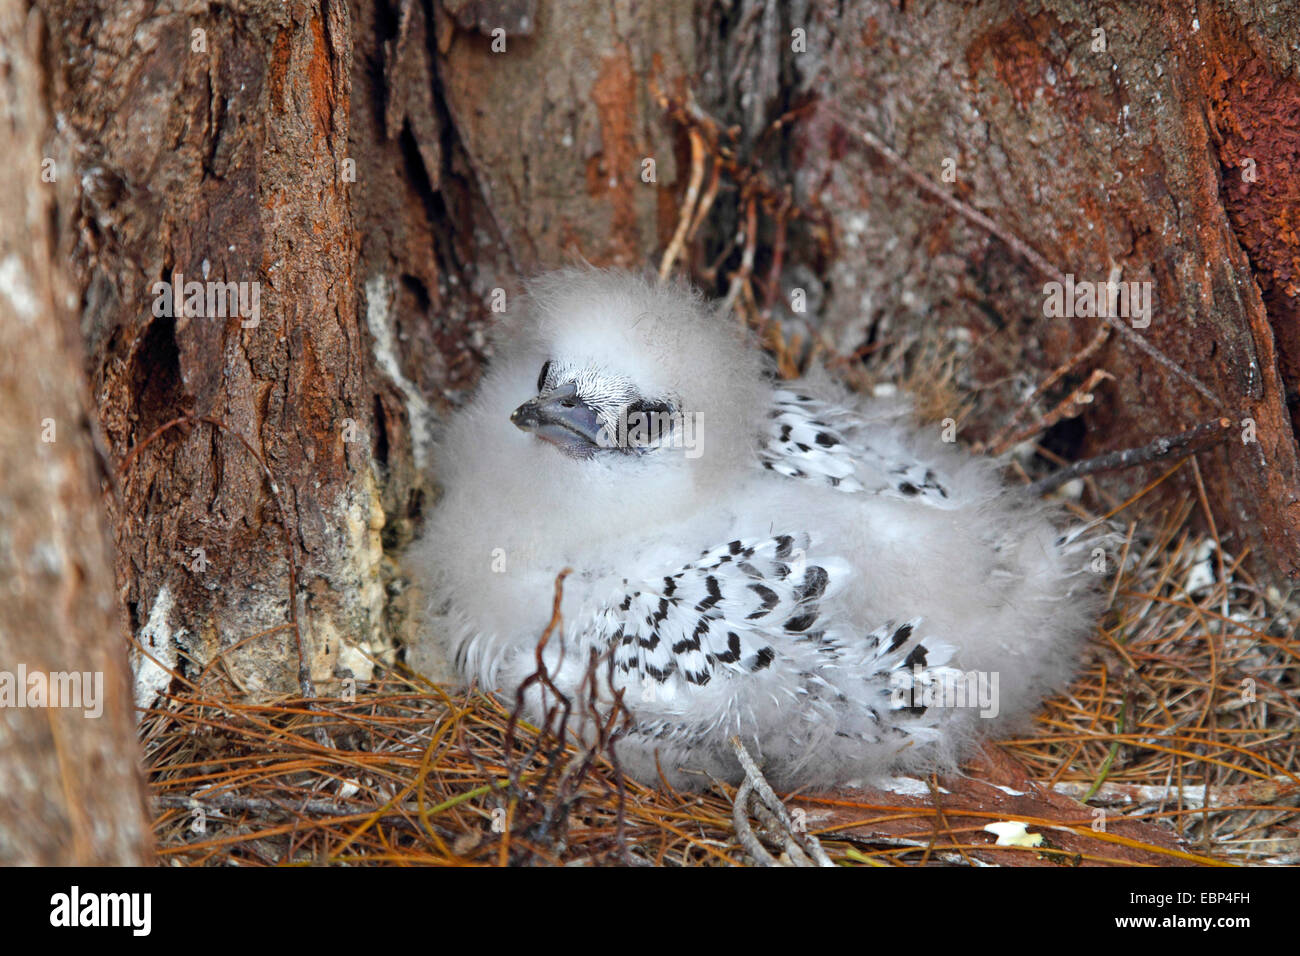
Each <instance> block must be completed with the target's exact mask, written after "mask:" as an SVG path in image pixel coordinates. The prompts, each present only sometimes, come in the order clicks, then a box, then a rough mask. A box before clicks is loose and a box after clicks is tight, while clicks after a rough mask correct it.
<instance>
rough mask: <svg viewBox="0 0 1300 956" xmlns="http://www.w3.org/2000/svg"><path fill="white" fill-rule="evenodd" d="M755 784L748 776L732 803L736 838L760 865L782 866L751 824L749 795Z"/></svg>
mask: <svg viewBox="0 0 1300 956" xmlns="http://www.w3.org/2000/svg"><path fill="white" fill-rule="evenodd" d="M753 789H754V785H753V783H752V782H750V779H749V778H748V777H746V778H745V779H744V780H742V781H741V783H740V789H739V790H737V791H736V800H735V802H734V803H733V804H732V805H731V819H732V822H733V823H735V825H736V838H737V839H738V840H740V845H741V846H743V847H744V848H745V852H746V853H748V854H749V855H750V856H751V857H752V858H753V860H754V862H755V863H757V864H759V865H760V866H780V865H781V864H780V863H779V862H777V859H776V857H774V856H773V855H772V854H770V853H768V852H767V849H766V848H765V847H764V846H763V844H761V843H759V842H758V837H756V836H754V831H753V829H752V828H751V827H750V825H749V809H748V807H749V796H750V794H751V793H752V792H753Z"/></svg>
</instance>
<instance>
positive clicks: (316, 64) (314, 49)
mask: <svg viewBox="0 0 1300 956" xmlns="http://www.w3.org/2000/svg"><path fill="white" fill-rule="evenodd" d="M311 44H312V46H311V59H310V60H308V61H307V83H308V86H309V87H310V89H311V105H312V118H313V120H314V122H313V125H314V126H315V128H316V130H317V131H318V133H319V134H332V133H333V132H334V121H333V116H334V84H333V80H332V78H331V76H330V52H329V48H328V46H327V45H326V43H325V24H324V22H323V21H322V19H321V18H320V17H315V18H313V19H312V21H311Z"/></svg>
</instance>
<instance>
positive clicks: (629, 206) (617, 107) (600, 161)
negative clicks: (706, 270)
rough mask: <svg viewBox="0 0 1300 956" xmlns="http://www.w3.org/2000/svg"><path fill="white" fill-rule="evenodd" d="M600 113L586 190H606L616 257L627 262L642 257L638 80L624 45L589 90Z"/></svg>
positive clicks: (608, 59)
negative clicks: (596, 147)
mask: <svg viewBox="0 0 1300 956" xmlns="http://www.w3.org/2000/svg"><path fill="white" fill-rule="evenodd" d="M591 98H592V102H594V103H595V105H596V111H597V113H598V114H599V116H600V142H601V150H600V153H599V154H598V155H597V156H596V157H593V158H592V161H591V162H589V163H588V165H587V189H588V192H589V194H591V195H599V194H600V193H602V192H604V193H607V194H608V195H607V198H608V200H609V203H610V208H611V210H612V221H611V223H610V241H611V243H612V244H614V245H615V246H617V248H616V249H615V255H614V258H615V259H616V260H617V259H620V258H622V259H625V260H626V261H628V262H633V261H638V259H639V257H640V252H639V246H638V236H639V234H640V229H639V228H638V223H637V206H636V195H635V192H634V188H635V186H636V185H637V182H638V181H637V180H636V179H635V178H634V175H633V174H634V173H635V171H636V169H637V165H638V160H639V157H638V154H637V147H636V133H635V130H634V129H633V128H632V118H633V117H634V116H635V115H636V108H635V107H636V98H637V81H636V75H635V74H634V73H633V71H632V55H631V52H630V51H629V50H628V48H627V46H626V45H623V44H620V45H619V46H618V47H616V48H615V50H614V52H613V53H612V54H611V55H610V56H607V57H604V58H603V59H602V60H601V66H600V75H599V76H598V77H597V78H596V83H595V85H594V86H593V87H592V90H591Z"/></svg>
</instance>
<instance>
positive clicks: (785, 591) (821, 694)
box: [412, 269, 1098, 788]
mask: <svg viewBox="0 0 1300 956" xmlns="http://www.w3.org/2000/svg"><path fill="white" fill-rule="evenodd" d="M530 292H531V294H530V298H529V303H528V321H527V323H525V324H514V325H512V326H511V327H510V329H509V331H508V334H507V335H506V337H505V340H504V341H503V342H502V343H501V346H500V354H499V357H498V358H497V359H496V360H494V362H493V364H492V367H491V369H490V370H489V371H488V372H487V374H486V375H485V377H484V379H483V381H482V384H481V386H480V388H479V390H478V393H477V394H476V396H475V397H474V399H473V400H472V401H471V402H470V403H469V404H468V405H467V406H466V407H465V408H463V409H462V410H460V411H459V412H458V413H457V414H456V415H455V416H454V418H453V420H452V421H451V422H450V424H449V426H448V428H447V430H446V434H445V435H444V436H443V437H442V440H441V443H440V448H439V452H438V457H437V461H438V464H439V477H440V478H441V481H442V484H443V489H444V494H443V497H442V499H441V500H440V501H439V502H438V504H437V506H436V508H435V509H434V511H433V513H432V515H431V518H430V520H429V522H428V525H427V527H426V529H425V531H424V533H423V537H422V540H421V541H420V542H419V543H418V544H417V545H416V551H415V554H414V560H413V561H412V565H413V567H415V568H416V569H417V573H419V574H420V575H422V576H427V581H426V582H425V583H426V585H427V587H428V589H429V591H430V593H431V598H432V600H431V604H432V606H433V607H434V608H436V609H438V610H439V611H440V612H441V613H442V614H443V618H442V622H441V625H440V628H439V630H440V633H438V634H437V638H438V639H440V640H442V641H443V642H444V643H445V645H446V650H447V652H448V656H449V657H450V659H453V660H454V661H455V662H456V663H457V666H458V667H459V668H460V669H461V671H462V672H463V673H464V674H465V676H466V677H467V678H469V679H477V680H478V681H479V683H480V685H481V686H483V687H485V688H487V689H489V690H496V691H498V692H500V693H501V694H502V695H503V696H504V697H505V699H506V700H507V701H508V702H513V701H514V699H515V695H516V692H517V690H518V688H519V687H520V685H521V683H523V682H525V681H526V679H527V678H528V677H529V676H530V675H532V674H533V673H534V672H535V671H536V669H537V647H538V642H539V640H540V638H541V636H542V634H543V632H544V631H545V630H546V628H547V625H548V622H550V620H551V616H552V602H553V598H554V594H555V581H556V576H557V574H558V573H559V572H560V571H561V570H563V569H565V568H570V569H572V573H571V574H570V575H569V576H568V577H567V579H566V580H565V581H564V583H563V601H562V605H561V611H562V616H563V624H562V627H561V628H560V630H559V631H558V632H556V633H555V634H553V635H552V637H551V638H550V639H549V640H548V641H547V643H546V646H545V650H544V653H543V659H544V660H545V662H546V665H547V672H548V674H549V676H550V679H551V680H552V681H553V682H554V685H555V686H556V687H557V688H558V689H559V690H560V692H562V693H563V694H565V695H566V696H567V697H569V698H570V699H571V700H573V701H574V702H575V704H576V703H578V702H579V701H580V700H581V692H582V689H583V688H584V687H586V686H589V684H584V678H586V677H587V675H588V673H589V664H590V661H591V657H592V653H593V652H595V654H597V655H603V657H602V663H601V665H600V666H599V668H598V670H599V671H600V672H601V674H602V679H604V678H605V677H608V678H609V680H611V681H612V686H613V688H623V689H624V696H623V702H624V705H625V706H626V708H627V709H628V711H630V714H631V718H632V726H631V729H630V731H629V732H628V733H627V735H626V736H625V737H624V738H623V739H622V740H620V741H619V743H618V744H617V754H618V757H619V760H620V762H621V764H622V766H623V768H624V769H625V770H626V771H627V772H629V773H630V774H632V775H633V776H635V777H636V778H638V779H641V780H643V781H647V782H653V781H656V780H657V779H658V773H659V770H658V768H662V770H663V772H664V774H665V775H666V776H667V778H668V780H669V781H670V782H671V783H672V784H673V785H674V786H680V785H683V784H685V785H687V786H691V785H695V786H703V785H707V784H708V782H709V780H708V777H707V775H705V774H702V773H698V771H705V772H707V774H712V775H713V776H716V777H718V778H720V779H724V780H732V781H734V780H737V779H739V778H740V777H741V771H740V767H739V764H738V763H737V761H736V757H735V755H734V753H733V751H732V749H731V747H730V746H729V740H730V738H731V736H732V735H739V737H740V738H741V741H742V742H743V743H744V744H745V745H746V747H747V748H748V749H749V750H750V752H751V753H752V754H753V755H754V757H755V758H756V759H757V760H758V761H759V763H760V764H762V765H763V767H764V772H765V774H766V775H767V777H768V778H769V780H770V781H771V782H772V783H773V785H775V786H778V787H782V788H793V787H797V786H805V785H813V786H824V785H831V784H836V783H843V782H846V781H849V780H853V779H863V778H870V777H874V776H877V775H879V774H880V773H883V772H885V771H891V770H916V769H921V768H929V767H935V766H939V767H945V766H949V767H950V766H952V765H953V763H954V762H955V760H956V759H957V757H958V756H959V754H960V749H961V746H962V745H963V744H964V743H966V742H967V741H969V740H970V739H971V738H972V737H973V736H975V734H976V733H977V732H978V731H981V730H985V729H987V728H988V727H989V726H990V725H991V724H993V718H994V717H996V718H997V719H998V720H999V721H1007V720H1013V721H1014V720H1015V719H1016V718H1023V717H1025V716H1026V715H1027V714H1028V713H1029V712H1030V711H1031V710H1032V709H1033V708H1034V707H1035V706H1036V705H1037V704H1038V703H1039V702H1040V701H1041V699H1042V697H1043V696H1044V694H1046V693H1047V692H1048V691H1050V690H1051V689H1053V688H1055V687H1059V686H1060V685H1061V684H1062V683H1063V682H1064V681H1065V680H1066V679H1067V678H1068V677H1069V676H1070V675H1071V673H1072V671H1073V670H1074V668H1075V667H1076V665H1077V663H1078V660H1079V656H1080V652H1081V644H1082V642H1083V640H1084V638H1085V637H1086V635H1087V634H1088V633H1089V631H1090V628H1091V625H1092V623H1093V621H1094V619H1095V616H1096V613H1097V610H1098V605H1097V601H1096V599H1095V596H1094V589H1093V582H1092V581H1089V580H1088V579H1089V578H1093V579H1094V580H1095V576H1092V575H1089V574H1088V572H1087V553H1086V547H1087V546H1088V544H1090V543H1081V542H1078V541H1076V542H1074V543H1068V542H1066V541H1065V539H1063V538H1061V536H1060V535H1059V534H1058V532H1057V531H1056V530H1055V529H1054V528H1053V526H1052V523H1051V521H1050V520H1049V518H1050V515H1049V514H1048V513H1047V509H1046V506H1045V505H1042V504H1040V503H1038V502H1036V501H1034V500H1032V499H1031V498H1030V497H1029V496H1028V495H1027V494H1026V493H1025V492H1024V491H1022V490H1018V489H1012V488H1008V487H1007V486H1005V485H1004V484H1003V483H1002V482H1001V480H1000V479H999V477H998V469H997V466H996V463H994V462H990V461H987V460H983V459H978V458H974V457H971V456H969V455H967V454H963V453H961V452H959V451H957V450H956V449H954V448H953V447H952V445H950V444H947V445H946V444H944V443H943V442H942V441H940V437H939V435H938V434H937V432H938V429H937V428H934V429H918V428H917V427H915V426H913V425H911V424H910V423H908V421H907V414H906V413H907V409H906V406H905V405H903V404H901V403H897V402H889V403H882V402H881V401H879V400H868V399H864V398H862V397H861V396H858V395H855V394H852V393H850V392H849V391H847V390H846V389H844V388H843V387H841V386H839V385H837V384H835V383H834V382H832V381H830V380H829V378H828V377H827V376H825V375H824V374H823V375H821V376H820V377H817V378H815V379H814V380H811V381H804V382H800V383H797V384H788V383H781V382H777V381H774V380H773V378H772V377H770V375H768V374H767V373H766V372H765V360H764V359H763V357H762V353H761V352H760V350H759V349H758V347H757V346H756V345H755V344H754V343H753V342H752V341H751V340H750V339H749V337H748V336H747V335H746V334H745V332H744V331H743V330H742V329H740V328H738V327H737V324H736V323H735V322H734V321H727V320H723V319H721V318H719V317H716V316H714V315H713V314H711V313H710V311H709V310H707V309H706V308H705V306H704V304H703V302H702V301H701V300H700V299H699V298H698V297H697V296H695V295H693V294H691V293H690V292H688V291H686V290H684V289H682V288H680V287H674V286H668V285H660V284H655V283H653V282H651V281H647V280H644V279H641V278H637V277H633V276H628V275H625V274H621V273H615V272H603V271H597V270H594V269H581V270H579V269H574V270H566V271H562V272H558V273H553V274H551V275H549V276H546V277H544V278H542V279H541V280H539V281H537V282H536V283H534V284H533V286H532V288H531V290H530ZM548 696H549V699H548ZM599 699H601V700H606V701H607V700H608V688H606V693H605V696H604V697H602V698H599ZM554 703H556V701H555V698H554V696H553V695H549V692H547V691H546V690H544V688H543V685H542V684H541V683H540V682H537V681H533V682H531V683H529V684H528V689H527V693H526V694H525V704H526V706H527V709H528V714H527V715H526V716H528V717H529V718H530V719H532V720H537V719H539V717H540V714H541V713H542V712H543V709H544V708H545V707H546V706H548V705H553V704H554ZM574 711H575V713H574V716H573V717H572V718H571V722H570V726H573V725H575V724H578V723H580V713H579V711H580V707H577V706H575V708H574ZM1000 729H1005V724H1004V725H1001V727H1000ZM656 756H657V760H658V763H657V764H656Z"/></svg>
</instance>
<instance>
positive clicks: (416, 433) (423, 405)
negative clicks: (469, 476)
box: [365, 275, 432, 471]
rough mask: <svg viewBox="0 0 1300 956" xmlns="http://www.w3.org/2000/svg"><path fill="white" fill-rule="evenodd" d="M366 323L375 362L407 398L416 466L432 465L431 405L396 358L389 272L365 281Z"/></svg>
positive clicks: (391, 287) (412, 451)
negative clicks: (430, 462) (430, 454)
mask: <svg viewBox="0 0 1300 956" xmlns="http://www.w3.org/2000/svg"><path fill="white" fill-rule="evenodd" d="M365 292H366V325H368V326H369V327H370V337H371V338H372V339H373V340H374V343H375V346H374V353H375V362H376V364H377V365H378V366H379V367H380V368H381V369H383V372H384V374H385V375H387V376H388V377H389V378H390V379H392V380H393V384H394V385H396V386H397V387H398V388H399V389H400V390H401V392H402V395H403V396H404V397H405V398H406V413H407V417H408V418H409V419H410V421H411V456H412V458H414V459H415V466H416V467H417V468H419V469H420V470H422V471H423V470H424V469H426V468H427V467H428V465H429V446H430V444H431V437H432V436H431V435H430V424H431V420H430V416H429V405H428V403H427V402H426V401H425V400H424V396H423V395H421V394H420V390H419V389H418V388H417V387H416V385H415V383H414V382H412V381H411V380H410V379H408V378H407V377H406V376H405V375H403V374H402V365H401V363H400V362H399V361H398V360H397V346H396V342H395V336H394V335H393V323H392V313H393V283H392V280H391V279H389V278H388V277H387V276H382V275H379V276H372V277H371V278H370V279H369V280H368V281H367V282H366V288H365Z"/></svg>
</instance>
